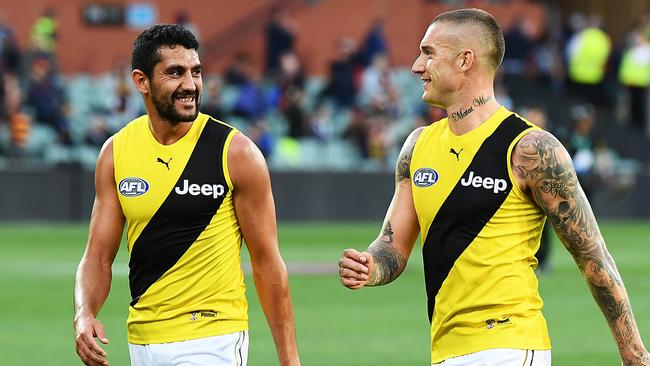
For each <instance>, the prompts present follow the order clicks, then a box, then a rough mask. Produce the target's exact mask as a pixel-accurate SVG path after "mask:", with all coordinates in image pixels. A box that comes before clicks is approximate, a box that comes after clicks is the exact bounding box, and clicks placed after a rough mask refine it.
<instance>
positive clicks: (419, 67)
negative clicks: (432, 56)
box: [411, 55, 424, 74]
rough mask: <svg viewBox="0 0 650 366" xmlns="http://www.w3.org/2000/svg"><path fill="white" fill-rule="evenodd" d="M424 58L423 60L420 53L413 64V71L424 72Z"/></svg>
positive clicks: (416, 72)
mask: <svg viewBox="0 0 650 366" xmlns="http://www.w3.org/2000/svg"><path fill="white" fill-rule="evenodd" d="M422 60H423V58H422V55H419V56H418V57H417V58H416V59H415V61H414V62H413V66H411V71H412V72H413V73H414V74H422V73H424V62H423V61H422Z"/></svg>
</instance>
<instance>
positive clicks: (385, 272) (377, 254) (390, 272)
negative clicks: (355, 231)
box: [367, 221, 406, 286]
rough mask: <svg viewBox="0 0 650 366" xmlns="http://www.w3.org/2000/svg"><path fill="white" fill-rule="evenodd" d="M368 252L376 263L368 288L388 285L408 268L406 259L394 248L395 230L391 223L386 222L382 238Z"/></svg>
mask: <svg viewBox="0 0 650 366" xmlns="http://www.w3.org/2000/svg"><path fill="white" fill-rule="evenodd" d="M368 252H369V253H370V254H372V257H373V259H374V263H375V269H374V271H373V272H372V273H371V274H370V278H369V279H368V283H367V285H368V286H379V285H384V284H387V283H389V282H391V281H393V280H394V279H396V278H397V276H399V275H400V273H402V271H403V270H404V267H406V258H404V257H403V256H402V255H401V254H400V253H399V252H398V251H397V250H395V247H394V246H393V228H392V227H391V224H390V221H386V224H384V227H383V229H382V234H381V236H380V237H379V238H378V239H377V240H375V242H374V243H372V245H370V248H368Z"/></svg>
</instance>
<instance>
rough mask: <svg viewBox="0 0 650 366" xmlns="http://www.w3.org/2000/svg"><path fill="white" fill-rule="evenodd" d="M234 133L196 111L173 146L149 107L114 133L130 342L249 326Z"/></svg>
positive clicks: (177, 338)
mask: <svg viewBox="0 0 650 366" xmlns="http://www.w3.org/2000/svg"><path fill="white" fill-rule="evenodd" d="M236 133H237V131H236V130H235V129H233V128H232V127H230V126H228V125H226V124H224V123H222V122H220V121H217V120H215V119H212V118H211V117H209V116H207V115H205V114H199V116H198V117H197V119H196V120H195V121H194V122H193V123H192V126H191V128H190V130H189V131H188V132H187V134H186V135H185V136H183V137H182V138H181V139H179V140H178V141H177V142H175V143H173V144H171V145H162V144H160V143H159V142H158V141H157V140H156V139H155V137H154V136H153V134H152V132H151V130H150V128H149V121H148V117H147V116H146V115H145V116H142V117H140V118H137V119H135V120H134V121H132V122H131V123H129V124H128V125H127V126H125V127H124V128H123V129H122V130H121V131H119V132H118V133H117V134H115V136H114V138H113V158H114V166H115V168H114V173H115V183H116V185H117V190H118V196H119V201H120V204H121V206H122V210H123V212H124V216H125V217H126V224H127V239H128V248H129V285H130V289H131V298H132V301H131V306H130V307H129V317H128V320H127V330H128V340H129V342H131V343H134V344H150V343H167V342H176V341H184V340H189V339H195V338H202V337H208V336H214V335H220V334H227V333H232V332H236V331H241V330H246V329H247V328H248V315H247V310H248V305H247V302H246V297H245V285H244V281H243V279H244V276H243V273H242V270H241V258H240V248H241V232H240V230H239V224H238V222H237V218H236V216H235V211H234V207H233V200H232V192H233V184H232V182H231V180H230V175H229V173H228V164H227V157H228V156H227V152H228V146H229V144H230V141H231V140H232V137H233V136H234V135H235V134H236Z"/></svg>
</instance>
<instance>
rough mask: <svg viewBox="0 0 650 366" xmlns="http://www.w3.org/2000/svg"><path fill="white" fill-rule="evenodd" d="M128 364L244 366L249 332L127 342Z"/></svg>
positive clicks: (246, 358)
mask: <svg viewBox="0 0 650 366" xmlns="http://www.w3.org/2000/svg"><path fill="white" fill-rule="evenodd" d="M129 355H130V356H131V366H246V364H247V362H248V332H247V331H241V332H236V333H230V334H224V335H220V336H215V337H206V338H199V339H192V340H189V341H183V342H172V343H159V344H131V343H129Z"/></svg>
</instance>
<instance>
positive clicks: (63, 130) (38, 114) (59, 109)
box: [25, 55, 72, 145]
mask: <svg viewBox="0 0 650 366" xmlns="http://www.w3.org/2000/svg"><path fill="white" fill-rule="evenodd" d="M65 94H66V93H65V91H64V90H63V87H62V86H61V85H59V83H58V82H57V80H56V78H55V76H54V75H53V74H52V73H51V61H50V58H49V57H47V56H46V55H38V56H37V57H36V58H35V59H34V61H33V63H32V65H31V74H30V76H29V86H28V90H27V98H26V101H25V102H26V104H27V105H28V106H30V107H31V108H32V109H33V114H34V118H35V120H36V122H40V123H44V124H46V125H49V126H50V127H52V128H53V129H54V130H55V131H56V132H57V134H58V136H59V140H60V142H61V143H63V144H65V145H71V144H72V139H71V136H70V130H69V127H70V126H69V124H68V119H67V117H66V108H67V105H66V100H65Z"/></svg>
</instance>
